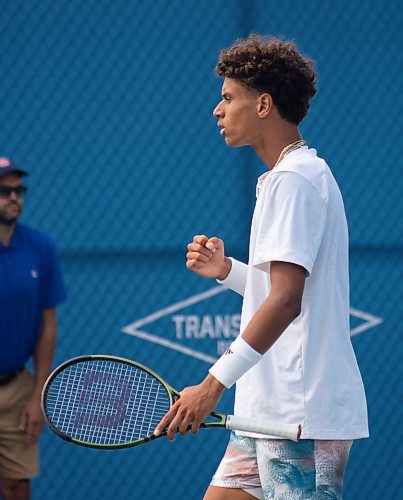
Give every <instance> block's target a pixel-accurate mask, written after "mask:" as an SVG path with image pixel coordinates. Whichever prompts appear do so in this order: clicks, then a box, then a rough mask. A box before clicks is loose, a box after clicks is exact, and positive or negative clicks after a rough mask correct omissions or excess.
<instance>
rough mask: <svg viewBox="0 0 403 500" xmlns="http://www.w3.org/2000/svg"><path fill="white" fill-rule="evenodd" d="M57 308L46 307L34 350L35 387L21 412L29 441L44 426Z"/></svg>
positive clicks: (36, 437) (22, 423)
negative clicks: (43, 403) (44, 399)
mask: <svg viewBox="0 0 403 500" xmlns="http://www.w3.org/2000/svg"><path fill="white" fill-rule="evenodd" d="M56 325H57V320H56V308H55V307H52V308H49V309H45V310H44V312H43V316H42V326H41V332H40V337H39V341H38V344H37V346H36V349H35V352H34V368H35V373H34V389H33V392H32V395H31V398H30V400H29V401H28V403H27V404H26V406H25V408H24V409H23V411H22V414H21V420H20V428H21V430H24V431H25V432H26V433H27V442H28V443H30V444H32V443H35V442H36V441H37V440H38V438H39V436H40V434H41V431H42V428H43V417H42V412H41V408H40V399H41V392H42V387H43V384H44V383H45V381H46V379H47V377H48V376H49V373H50V370H51V367H52V360H53V355H54V351H55V345H56Z"/></svg>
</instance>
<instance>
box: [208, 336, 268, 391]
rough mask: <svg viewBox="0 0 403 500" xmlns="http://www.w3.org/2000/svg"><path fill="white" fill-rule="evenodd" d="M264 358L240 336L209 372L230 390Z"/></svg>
mask: <svg viewBox="0 0 403 500" xmlns="http://www.w3.org/2000/svg"><path fill="white" fill-rule="evenodd" d="M262 357H263V354H260V353H259V352H257V351H255V349H253V348H252V347H251V346H250V345H249V344H248V343H247V342H245V340H244V339H243V338H242V337H241V336H240V335H239V336H238V337H237V338H236V339H235V340H234V342H232V344H231V345H230V346H229V348H228V349H227V350H226V351H225V352H224V354H223V355H222V356H221V358H220V359H219V360H218V361H217V362H216V363H215V364H214V365H213V366H212V367H211V368H210V370H209V372H210V373H211V375H213V377H214V378H216V379H217V380H218V381H219V382H221V383H222V384H223V385H225V387H227V389H229V388H230V387H232V385H234V384H235V382H236V381H237V380H238V379H239V378H241V377H242V375H244V374H245V373H246V372H247V371H248V370H249V369H250V368H252V366H254V365H255V364H256V363H257V362H258V361H260V360H261V359H262Z"/></svg>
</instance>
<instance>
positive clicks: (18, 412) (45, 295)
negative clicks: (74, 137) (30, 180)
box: [0, 157, 66, 500]
mask: <svg viewBox="0 0 403 500" xmlns="http://www.w3.org/2000/svg"><path fill="white" fill-rule="evenodd" d="M26 175H27V172H25V171H24V170H22V169H20V168H19V167H18V166H17V165H16V164H15V163H13V162H12V161H11V160H10V159H8V158H4V157H2V158H0V498H4V500H27V499H29V498H30V478H32V477H35V476H37V475H38V473H39V454H38V439H39V436H40V434H41V432H42V429H43V417H42V412H41V408H40V397H41V390H42V387H43V384H44V382H45V380H46V378H47V377H48V375H49V372H50V369H51V365H52V359H53V354H54V349H55V341H56V325H57V321H56V306H57V305H59V304H60V303H61V302H63V301H64V300H65V299H66V292H65V288H64V284H63V279H62V274H61V269H60V264H59V259H58V256H57V253H56V250H55V247H54V244H53V242H52V241H51V240H50V239H49V238H48V237H47V236H45V235H43V234H41V233H39V232H37V231H35V230H33V229H30V228H29V227H27V226H25V225H22V224H21V223H19V222H18V219H19V217H20V215H21V213H22V211H23V208H24V195H25V193H26V191H27V188H26V187H25V186H24V185H23V183H22V179H23V177H25V176H26ZM31 357H32V358H33V368H34V373H33V374H31V373H30V372H29V371H28V370H27V369H26V368H25V365H26V363H27V361H28V360H29V359H30V358H31Z"/></svg>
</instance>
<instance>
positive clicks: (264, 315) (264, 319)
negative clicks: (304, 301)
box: [242, 295, 300, 354]
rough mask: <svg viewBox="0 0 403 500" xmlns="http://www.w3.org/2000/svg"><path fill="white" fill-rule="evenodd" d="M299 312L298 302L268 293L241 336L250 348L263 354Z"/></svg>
mask: <svg viewBox="0 0 403 500" xmlns="http://www.w3.org/2000/svg"><path fill="white" fill-rule="evenodd" d="M299 313H300V307H299V303H298V302H296V301H292V300H289V301H288V300H285V299H284V298H283V297H279V296H276V295H269V297H268V298H267V299H266V300H265V301H264V302H263V304H262V305H261V306H260V307H259V309H258V310H257V311H256V313H255V314H254V316H253V317H252V319H251V320H250V322H249V324H248V325H247V327H246V328H245V330H244V331H243V333H242V338H243V339H244V340H245V341H246V342H247V343H248V344H249V345H250V346H251V347H252V349H254V350H255V351H257V352H258V353H260V354H264V353H265V352H266V351H268V350H269V349H270V347H271V346H272V345H273V344H274V343H275V342H276V340H277V339H278V338H279V337H280V336H281V334H282V333H283V332H284V330H286V328H287V327H288V326H289V325H290V324H291V323H292V322H293V321H294V319H295V318H296V317H297V316H298V315H299Z"/></svg>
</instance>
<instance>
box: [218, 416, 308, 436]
mask: <svg viewBox="0 0 403 500" xmlns="http://www.w3.org/2000/svg"><path fill="white" fill-rule="evenodd" d="M225 426H226V428H227V429H231V430H233V431H245V432H256V433H257V434H265V435H267V436H276V437H278V438H283V439H290V440H291V441H299V440H300V437H301V431H302V428H301V425H297V424H295V425H289V424H280V423H273V422H267V421H265V420H254V419H253V420H252V419H249V418H245V417H237V416H235V415H228V416H227V420H226V423H225Z"/></svg>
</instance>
